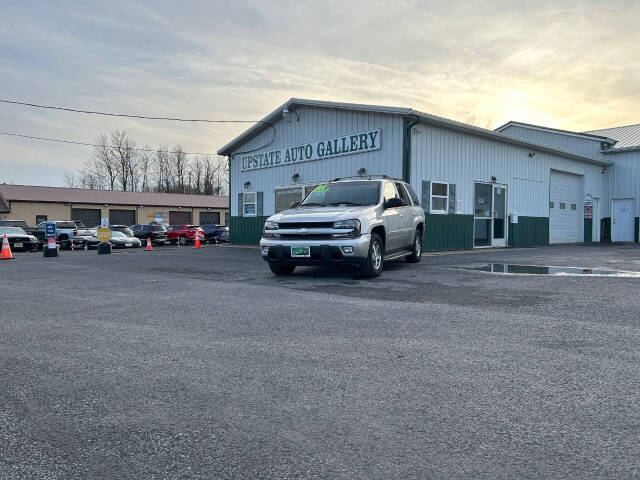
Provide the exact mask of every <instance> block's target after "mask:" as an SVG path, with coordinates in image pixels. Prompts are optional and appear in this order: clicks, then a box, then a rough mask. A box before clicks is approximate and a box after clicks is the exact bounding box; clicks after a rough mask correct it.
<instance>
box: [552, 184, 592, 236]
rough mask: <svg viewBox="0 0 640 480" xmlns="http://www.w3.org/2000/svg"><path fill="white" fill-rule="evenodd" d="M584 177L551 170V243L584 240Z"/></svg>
mask: <svg viewBox="0 0 640 480" xmlns="http://www.w3.org/2000/svg"><path fill="white" fill-rule="evenodd" d="M582 179H583V177H581V176H579V175H571V174H570V173H560V172H554V171H552V172H551V182H550V187H549V200H550V203H549V243H574V242H583V241H584V238H582V237H583V236H582V228H581V225H580V223H581V221H583V220H582V219H583V211H582V202H581V201H580V199H581V198H582Z"/></svg>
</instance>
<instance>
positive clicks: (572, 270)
mask: <svg viewBox="0 0 640 480" xmlns="http://www.w3.org/2000/svg"><path fill="white" fill-rule="evenodd" d="M461 268H463V269H465V270H478V271H481V272H490V273H520V274H523V273H524V274H528V275H606V276H608V277H640V272H625V271H621V270H602V269H599V268H578V267H547V266H539V265H514V264H511V263H487V264H484V265H474V266H471V267H461Z"/></svg>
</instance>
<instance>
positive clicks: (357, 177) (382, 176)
mask: <svg viewBox="0 0 640 480" xmlns="http://www.w3.org/2000/svg"><path fill="white" fill-rule="evenodd" d="M350 178H356V179H360V180H374V179H376V178H382V179H386V180H397V181H399V182H401V181H402V180H400V179H399V178H393V177H390V176H389V175H353V176H351V177H338V178H334V179H333V180H329V181H330V182H337V181H340V180H348V179H350Z"/></svg>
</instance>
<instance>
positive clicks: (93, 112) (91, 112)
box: [0, 98, 277, 155]
mask: <svg viewBox="0 0 640 480" xmlns="http://www.w3.org/2000/svg"><path fill="white" fill-rule="evenodd" d="M0 103H6V104H10V105H21V106H24V107H32V108H44V109H48V110H60V111H63V112H71V113H83V114H88V115H103V116H108V117H124V118H136V119H142V120H167V121H171V122H190V123H196V122H201V123H259V124H262V125H266V126H268V127H269V128H271V130H272V131H273V135H272V136H271V138H270V139H269V140H268V141H267V142H266V143H264V144H263V145H260V146H258V147H256V148H252V149H250V150H245V151H243V152H236V155H239V154H245V153H251V152H255V151H258V150H261V149H263V148H266V147H268V146H269V145H271V144H272V143H273V142H274V141H275V139H276V136H277V131H276V127H275V126H274V124H273V123H269V122H265V121H264V120H210V119H205V118H179V117H153V116H148V115H130V114H127V113H110V112H100V111H98V110H80V109H76V108H68V107H58V106H53V105H41V104H38V103H28V102H18V101H16V100H7V99H2V98H0ZM0 134H2V135H13V136H16V137H23V138H32V139H36V140H46V141H50V142H60V143H71V144H77V145H86V146H92V147H96V146H99V145H94V144H90V143H82V142H72V141H68V140H57V139H52V138H43V137H32V136H29V135H20V134H13V133H7V132H4V133H3V132H0ZM110 148H115V147H110ZM136 150H142V151H144V149H136ZM151 151H154V152H155V150H151ZM188 155H215V154H213V153H189V154H188Z"/></svg>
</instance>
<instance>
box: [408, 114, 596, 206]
mask: <svg viewBox="0 0 640 480" xmlns="http://www.w3.org/2000/svg"><path fill="white" fill-rule="evenodd" d="M531 151H532V150H530V149H528V148H525V147H520V146H517V145H510V144H506V143H502V142H499V141H495V140H490V139H485V138H481V137H477V136H473V135H467V134H462V133H459V132H455V131H451V130H445V129H442V128H439V127H433V126H430V125H424V124H420V125H416V126H415V127H413V128H412V140H411V169H412V170H411V179H412V182H411V183H412V186H413V188H414V189H415V190H416V191H421V188H422V180H430V181H438V180H439V181H445V182H450V183H455V184H456V186H457V187H456V196H457V199H458V200H462V203H463V205H462V208H463V210H462V213H464V214H467V215H473V213H474V212H473V200H474V183H475V182H476V181H480V182H491V177H492V176H495V177H497V183H500V184H506V185H507V210H508V212H509V213H511V212H517V213H518V214H519V215H521V216H524V217H547V218H548V217H549V178H550V171H551V170H558V171H562V172H569V173H574V174H576V175H584V177H585V187H584V188H585V191H586V192H588V193H591V194H592V195H593V196H594V197H598V198H605V196H604V180H603V175H602V167H600V166H597V165H591V164H587V163H583V162H579V161H577V160H571V159H567V158H564V157H561V156H559V155H554V154H550V153H544V152H537V153H536V155H535V156H534V157H529V156H528V154H529V152H531ZM581 207H582V202H581V204H580V206H579V208H581Z"/></svg>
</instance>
